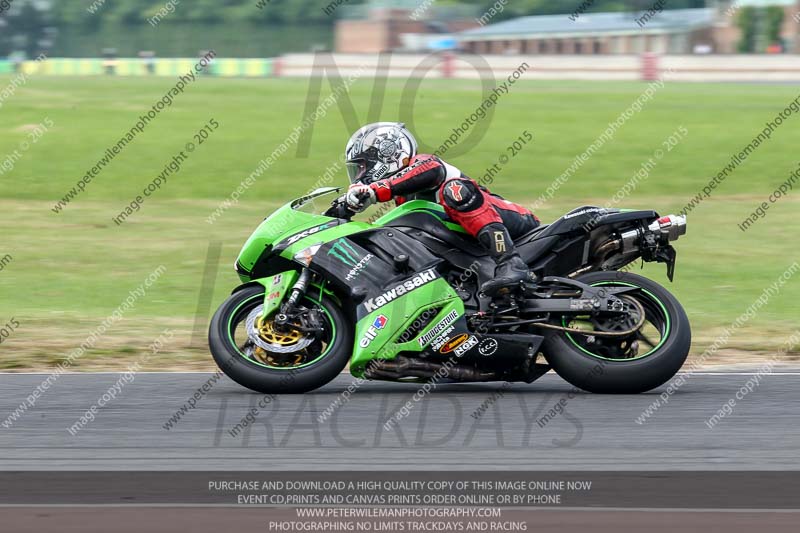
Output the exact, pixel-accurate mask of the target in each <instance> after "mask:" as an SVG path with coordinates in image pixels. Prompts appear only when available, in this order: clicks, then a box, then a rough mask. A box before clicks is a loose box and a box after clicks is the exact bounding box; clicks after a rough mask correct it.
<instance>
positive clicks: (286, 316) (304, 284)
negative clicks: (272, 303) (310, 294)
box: [275, 268, 311, 327]
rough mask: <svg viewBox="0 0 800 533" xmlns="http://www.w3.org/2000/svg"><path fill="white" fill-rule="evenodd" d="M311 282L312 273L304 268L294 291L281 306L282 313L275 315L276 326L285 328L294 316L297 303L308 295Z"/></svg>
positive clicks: (293, 288)
mask: <svg viewBox="0 0 800 533" xmlns="http://www.w3.org/2000/svg"><path fill="white" fill-rule="evenodd" d="M310 280H311V271H310V270H309V269H307V268H304V269H303V270H302V272H300V277H299V278H297V281H296V282H295V284H294V286H293V287H292V290H291V292H290V294H289V298H288V299H287V300H286V302H284V303H283V304H282V305H281V306H280V312H279V313H278V314H277V315H275V325H276V326H279V327H280V326H285V325H286V324H287V323H288V322H289V320H290V317H291V316H292V315H293V314H294V310H295V306H296V305H297V302H299V301H300V298H302V297H303V295H304V294H305V293H306V290H307V289H308V282H309V281H310Z"/></svg>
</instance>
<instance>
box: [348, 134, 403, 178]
mask: <svg viewBox="0 0 800 533" xmlns="http://www.w3.org/2000/svg"><path fill="white" fill-rule="evenodd" d="M415 155H417V140H416V139H415V138H414V136H413V135H412V134H411V132H410V131H408V129H406V125H405V124H403V123H401V122H376V123H374V124H367V125H366V126H364V127H362V128H360V129H359V130H358V131H357V132H355V133H354V134H353V136H352V137H350V140H349V141H348V142H347V148H345V164H346V165H347V175H348V177H349V178H350V183H361V184H364V185H369V184H370V183H373V182H375V181H378V180H381V179H384V178H388V177H389V176H391V175H393V174H395V173H396V172H398V171H400V170H402V169H403V168H405V167H406V166H408V163H409V161H410V160H411V158H413V157H414V156H415Z"/></svg>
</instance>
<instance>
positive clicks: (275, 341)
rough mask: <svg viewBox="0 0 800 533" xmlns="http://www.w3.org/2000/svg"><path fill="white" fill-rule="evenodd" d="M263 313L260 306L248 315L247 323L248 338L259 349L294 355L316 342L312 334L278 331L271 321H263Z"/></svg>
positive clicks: (262, 308) (262, 307) (262, 306)
mask: <svg viewBox="0 0 800 533" xmlns="http://www.w3.org/2000/svg"><path fill="white" fill-rule="evenodd" d="M263 311H264V305H263V304H262V305H259V306H258V307H256V308H255V309H253V310H252V311H251V312H250V314H249V315H247V320H246V322H245V327H246V329H247V337H248V338H249V339H250V341H252V342H253V344H255V345H256V346H258V347H259V348H261V349H263V350H266V351H268V352H273V353H293V352H299V351H300V350H302V349H303V348H306V347H307V346H308V345H310V344H311V343H312V342H314V337H313V336H312V335H310V334H302V333H300V332H299V331H296V330H292V331H290V332H280V331H276V330H275V328H274V326H273V323H272V321H271V320H268V321H264V320H262V319H261V313H262V312H263ZM267 339H269V340H267ZM270 341H272V342H270Z"/></svg>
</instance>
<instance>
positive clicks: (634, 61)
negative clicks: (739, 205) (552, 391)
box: [279, 53, 800, 82]
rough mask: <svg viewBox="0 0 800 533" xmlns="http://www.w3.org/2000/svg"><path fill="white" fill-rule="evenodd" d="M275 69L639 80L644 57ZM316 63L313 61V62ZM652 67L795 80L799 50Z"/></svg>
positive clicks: (324, 57)
mask: <svg viewBox="0 0 800 533" xmlns="http://www.w3.org/2000/svg"><path fill="white" fill-rule="evenodd" d="M279 61H280V67H279V75H281V76H298V77H309V76H311V75H312V74H313V75H321V74H322V71H323V68H331V67H333V66H335V67H336V68H337V69H338V71H339V73H340V74H341V75H342V76H344V77H348V76H353V75H359V73H360V75H366V76H370V77H372V76H375V75H376V73H377V74H378V75H381V76H388V77H390V78H409V77H415V78H416V77H428V78H460V79H477V78H479V77H481V76H482V75H483V76H485V75H486V73H489V74H491V75H493V76H494V77H495V78H497V79H503V78H506V77H507V76H509V75H511V74H512V73H513V72H514V71H515V70H517V69H518V68H519V67H520V65H523V64H527V67H523V68H525V72H524V74H523V75H522V78H521V79H526V80H641V79H643V78H644V77H645V75H644V72H645V68H644V64H645V61H644V58H643V56H638V55H592V56H589V55H533V56H523V55H506V56H474V55H453V54H436V55H417V54H399V53H391V54H389V53H387V54H384V55H375V54H363V55H362V54H321V55H318V56H315V55H313V54H290V55H286V56H284V57H282V58H280V59H279ZM315 64H316V67H315ZM656 65H657V66H656V72H657V73H658V76H661V75H663V76H664V77H665V78H666V79H670V80H675V81H699V82H700V81H702V82H717V81H798V82H800V55H789V54H785V55H708V56H659V57H656Z"/></svg>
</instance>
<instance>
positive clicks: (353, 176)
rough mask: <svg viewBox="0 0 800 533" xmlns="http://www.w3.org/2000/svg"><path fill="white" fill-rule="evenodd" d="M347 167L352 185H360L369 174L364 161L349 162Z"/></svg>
mask: <svg viewBox="0 0 800 533" xmlns="http://www.w3.org/2000/svg"><path fill="white" fill-rule="evenodd" d="M346 166H347V177H348V178H350V183H359V182H360V181H361V179H362V178H363V177H364V176H365V175H366V173H367V163H366V162H365V161H364V160H359V161H348V162H347V163H346Z"/></svg>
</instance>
